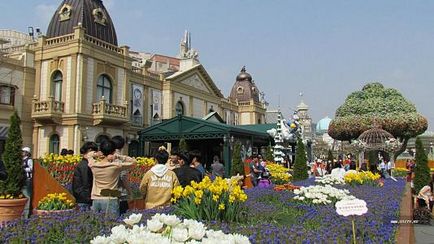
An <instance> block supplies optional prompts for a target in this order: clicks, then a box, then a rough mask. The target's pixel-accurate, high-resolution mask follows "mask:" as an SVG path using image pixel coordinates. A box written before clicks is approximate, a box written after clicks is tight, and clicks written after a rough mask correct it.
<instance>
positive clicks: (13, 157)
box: [0, 111, 26, 198]
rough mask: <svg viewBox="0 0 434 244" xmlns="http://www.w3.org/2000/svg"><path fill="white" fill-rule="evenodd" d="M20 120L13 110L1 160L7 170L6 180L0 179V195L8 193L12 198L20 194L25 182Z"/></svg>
mask: <svg viewBox="0 0 434 244" xmlns="http://www.w3.org/2000/svg"><path fill="white" fill-rule="evenodd" d="M20 125H21V120H20V117H19V116H18V114H17V112H16V111H15V112H14V114H13V115H12V116H11V118H10V127H9V131H8V137H7V139H6V145H5V151H4V152H3V162H4V165H5V168H6V171H7V172H8V178H7V180H6V181H0V195H7V194H10V195H12V196H13V197H14V198H18V197H19V196H20V195H21V189H22V188H23V186H24V184H25V180H26V178H25V173H24V169H23V158H22V153H21V149H22V147H23V138H22V136H21V128H20Z"/></svg>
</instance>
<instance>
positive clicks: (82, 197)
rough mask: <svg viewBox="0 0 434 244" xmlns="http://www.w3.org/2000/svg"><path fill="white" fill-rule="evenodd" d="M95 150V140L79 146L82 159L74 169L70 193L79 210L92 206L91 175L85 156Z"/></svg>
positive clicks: (88, 208) (96, 146)
mask: <svg viewBox="0 0 434 244" xmlns="http://www.w3.org/2000/svg"><path fill="white" fill-rule="evenodd" d="M97 151H98V145H97V144H96V143H95V142H85V143H84V145H83V146H82V147H81V148H80V153H81V155H82V156H83V159H82V160H81V162H80V163H78V165H77V167H76V168H75V169H74V176H73V178H72V194H73V195H74V197H75V200H76V202H77V205H78V207H79V209H80V210H84V211H85V210H90V208H91V207H92V199H91V192H92V184H93V175H92V170H91V169H90V168H89V165H88V163H89V162H88V161H87V157H88V154H91V153H94V152H97Z"/></svg>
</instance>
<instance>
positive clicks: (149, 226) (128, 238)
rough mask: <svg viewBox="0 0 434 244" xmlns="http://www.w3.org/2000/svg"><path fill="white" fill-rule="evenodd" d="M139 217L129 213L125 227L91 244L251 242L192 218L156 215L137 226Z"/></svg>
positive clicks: (241, 243)
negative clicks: (210, 227) (208, 228)
mask: <svg viewBox="0 0 434 244" xmlns="http://www.w3.org/2000/svg"><path fill="white" fill-rule="evenodd" d="M141 219H142V214H132V215H130V216H129V218H127V219H124V222H125V223H126V224H127V226H125V225H118V226H115V227H113V228H112V229H111V234H110V235H109V236H105V235H100V236H97V237H95V238H94V239H93V240H92V241H91V242H90V243H93V244H106V243H107V244H110V243H144V242H143V240H146V243H156V244H157V243H167V244H169V243H185V242H189V243H218V242H227V243H234V244H237V243H239V244H246V243H250V242H249V239H248V238H247V237H245V236H242V235H238V234H225V233H223V232H222V231H214V230H207V227H206V226H205V225H204V224H203V223H201V222H198V221H195V220H191V219H184V220H181V219H179V218H178V217H177V216H176V215H166V214H156V215H154V216H152V217H151V219H148V220H147V221H146V226H143V225H140V226H139V225H138V223H139V222H140V220H141Z"/></svg>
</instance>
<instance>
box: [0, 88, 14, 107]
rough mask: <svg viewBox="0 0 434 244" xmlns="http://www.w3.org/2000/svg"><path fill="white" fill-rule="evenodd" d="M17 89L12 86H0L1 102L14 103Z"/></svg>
mask: <svg viewBox="0 0 434 244" xmlns="http://www.w3.org/2000/svg"><path fill="white" fill-rule="evenodd" d="M14 93H15V89H14V88H13V87H10V86H0V104H6V105H14Z"/></svg>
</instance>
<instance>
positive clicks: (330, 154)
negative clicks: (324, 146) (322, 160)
mask: <svg viewBox="0 0 434 244" xmlns="http://www.w3.org/2000/svg"><path fill="white" fill-rule="evenodd" d="M334 160H335V159H334V156H333V152H332V150H330V149H329V151H328V155H327V161H330V162H332V163H333V161H334Z"/></svg>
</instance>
